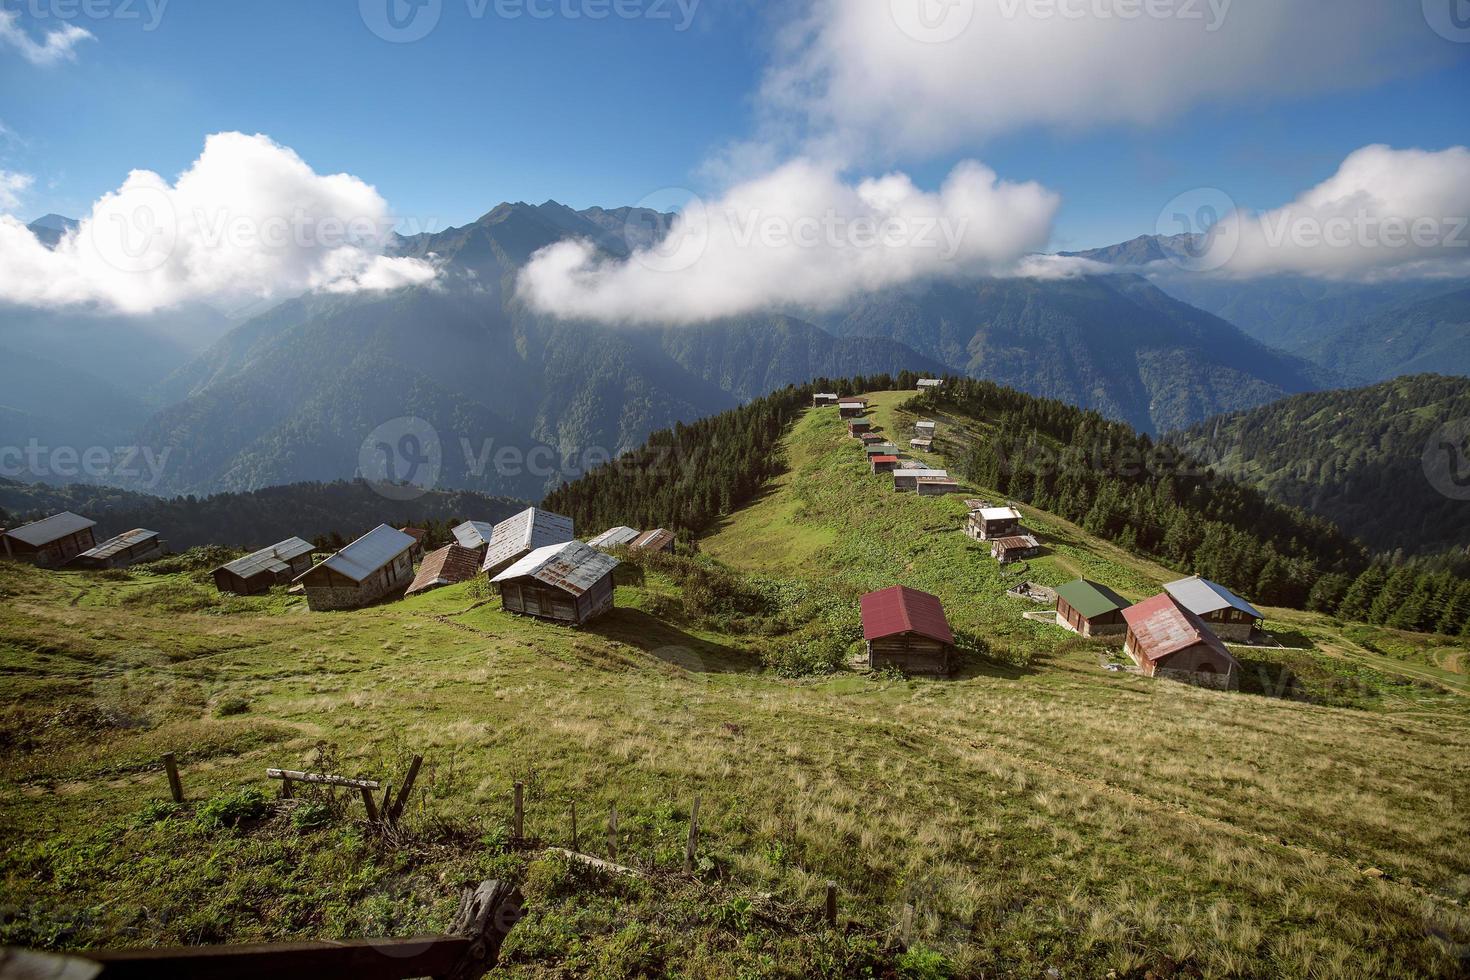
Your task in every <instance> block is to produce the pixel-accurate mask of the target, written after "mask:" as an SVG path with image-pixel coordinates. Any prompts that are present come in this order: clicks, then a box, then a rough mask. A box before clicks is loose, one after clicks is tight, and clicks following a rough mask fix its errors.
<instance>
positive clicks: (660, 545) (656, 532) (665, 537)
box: [628, 527, 676, 552]
mask: <svg viewBox="0 0 1470 980" xmlns="http://www.w3.org/2000/svg"><path fill="white" fill-rule="evenodd" d="M675 539H676V536H675V534H674V532H673V531H670V530H668V529H666V528H662V527H658V528H654V529H653V530H652V531H644V532H643V533H642V534H640V535H638V537H637V538H636V539H635V540H634V541H633V543H632V544H630V545H628V549H629V550H630V551H655V552H658V551H673V550H674V541H675Z"/></svg>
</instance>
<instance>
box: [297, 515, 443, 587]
mask: <svg viewBox="0 0 1470 980" xmlns="http://www.w3.org/2000/svg"><path fill="white" fill-rule="evenodd" d="M413 546H414V540H413V538H411V537H409V536H408V535H407V534H404V533H403V532H402V531H396V530H394V529H393V528H391V527H389V526H388V525H386V524H379V525H378V526H377V527H375V528H373V529H372V530H371V531H369V532H368V533H366V534H364V535H363V536H362V537H360V538H358V539H357V540H356V541H354V542H352V543H351V544H349V545H348V546H347V547H345V548H343V549H342V550H341V551H339V552H337V553H336V554H335V555H333V556H332V557H330V558H328V559H327V560H326V561H324V562H322V563H321V564H319V565H317V566H316V568H323V567H325V568H330V569H331V570H332V571H334V572H336V573H337V574H339V575H345V576H347V577H348V578H350V579H352V581H354V582H361V581H363V580H364V579H366V578H367V577H368V576H370V575H372V574H373V573H374V572H376V571H378V569H380V568H382V567H383V566H384V565H386V564H388V563H389V562H391V561H392V560H393V559H395V558H397V557H398V556H399V555H401V554H403V553H404V552H405V551H407V550H409V549H410V548H412V547H413ZM311 571H315V569H312V570H311ZM311 571H306V572H303V573H302V574H301V575H298V576H296V579H297V581H300V580H301V578H302V576H304V575H310V574H311Z"/></svg>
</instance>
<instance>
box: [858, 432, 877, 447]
mask: <svg viewBox="0 0 1470 980" xmlns="http://www.w3.org/2000/svg"><path fill="white" fill-rule="evenodd" d="M858 438H859V439H861V440H862V443H863V448H864V449H866V448H867V447H868V446H875V445H877V444H878V443H880V442H882V441H883V437H882V436H880V435H879V434H878V433H876V432H864V433H863V434H862V435H860V436H858Z"/></svg>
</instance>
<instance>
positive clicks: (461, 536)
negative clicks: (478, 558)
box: [449, 521, 495, 551]
mask: <svg viewBox="0 0 1470 980" xmlns="http://www.w3.org/2000/svg"><path fill="white" fill-rule="evenodd" d="M449 533H450V534H453V535H454V543H455V544H457V545H459V546H460V547H461V548H468V549H469V550H471V551H474V550H476V549H479V550H480V551H484V550H485V547H486V545H488V544H489V543H490V539H491V538H493V537H494V536H495V525H494V524H491V523H490V522H489V521H465V522H464V523H463V524H456V525H455V526H454V528H453V529H452V530H451V531H450V532H449Z"/></svg>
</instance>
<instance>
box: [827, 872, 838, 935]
mask: <svg viewBox="0 0 1470 980" xmlns="http://www.w3.org/2000/svg"><path fill="white" fill-rule="evenodd" d="M826 912H827V925H829V926H835V925H837V882H835V881H829V882H827V909H826Z"/></svg>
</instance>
